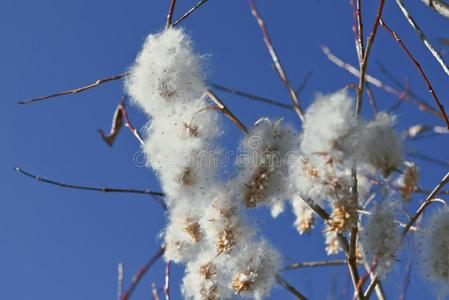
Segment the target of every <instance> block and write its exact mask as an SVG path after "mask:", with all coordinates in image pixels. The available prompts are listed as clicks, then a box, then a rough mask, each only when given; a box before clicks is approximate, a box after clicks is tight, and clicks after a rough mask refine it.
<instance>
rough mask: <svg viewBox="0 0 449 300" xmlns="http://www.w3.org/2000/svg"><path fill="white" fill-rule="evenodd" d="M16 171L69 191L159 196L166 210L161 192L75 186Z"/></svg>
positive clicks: (19, 169)
mask: <svg viewBox="0 0 449 300" xmlns="http://www.w3.org/2000/svg"><path fill="white" fill-rule="evenodd" d="M15 170H16V171H17V172H19V173H20V174H23V175H25V176H28V177H30V178H33V179H35V180H37V181H40V182H45V183H48V184H52V185H56V186H59V187H62V188H69V189H76V190H86V191H96V192H104V193H131V194H143V195H150V196H158V197H156V198H155V199H156V200H157V202H158V204H159V205H161V207H162V208H164V209H166V206H165V202H164V201H163V200H162V199H160V198H159V197H164V196H165V194H164V193H161V192H153V191H150V190H137V189H119V188H109V187H102V188H99V187H91V186H82V185H75V184H68V183H63V182H59V181H54V180H50V179H45V178H42V177H40V176H36V175H34V174H31V173H29V172H27V171H25V170H23V169H21V168H18V167H16V168H15Z"/></svg>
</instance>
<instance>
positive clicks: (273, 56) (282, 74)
mask: <svg viewBox="0 0 449 300" xmlns="http://www.w3.org/2000/svg"><path fill="white" fill-rule="evenodd" d="M248 3H249V6H250V7H251V13H252V14H253V16H254V18H256V20H257V24H258V25H259V27H260V29H261V30H262V34H263V40H264V42H265V45H266V47H267V48H268V52H269V53H270V56H271V59H272V60H273V64H274V68H275V69H276V71H277V73H278V75H279V77H280V78H281V80H282V82H283V83H284V85H285V86H286V87H287V90H288V93H289V95H290V98H291V100H292V102H293V109H294V110H295V112H296V113H297V114H298V117H299V118H300V119H301V121H303V119H304V112H303V111H302V109H301V106H300V105H299V100H298V96H297V95H296V93H295V90H294V89H293V87H292V85H291V83H290V80H289V79H288V77H287V74H286V73H285V71H284V68H283V67H282V65H281V62H280V60H279V57H278V55H277V53H276V50H274V47H273V43H272V42H271V39H270V36H269V34H268V30H267V27H266V25H265V22H264V20H263V19H262V18H261V17H260V15H259V12H258V11H257V8H256V5H255V4H254V1H253V0H248Z"/></svg>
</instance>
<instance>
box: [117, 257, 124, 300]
mask: <svg viewBox="0 0 449 300" xmlns="http://www.w3.org/2000/svg"><path fill="white" fill-rule="evenodd" d="M123 271H124V265H123V263H119V264H118V265H117V300H120V297H121V295H122V290H123Z"/></svg>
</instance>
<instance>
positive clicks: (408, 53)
mask: <svg viewBox="0 0 449 300" xmlns="http://www.w3.org/2000/svg"><path fill="white" fill-rule="evenodd" d="M380 23H381V25H382V27H383V28H385V29H386V30H387V32H388V33H389V34H390V35H391V36H392V37H393V38H394V39H395V40H396V41H397V42H398V43H399V45H400V46H401V48H402V49H403V50H404V51H405V53H407V56H408V57H409V58H410V60H411V61H412V62H413V63H414V64H415V66H416V68H418V71H419V73H420V74H421V76H422V78H423V79H424V81H425V83H426V85H427V88H428V90H429V92H430V94H431V95H432V97H433V99H434V100H435V102H436V104H437V106H438V109H439V110H440V113H441V116H442V117H443V119H444V121H445V122H446V126H447V128H448V129H449V119H448V117H447V115H446V111H445V110H444V107H443V105H442V104H441V102H440V100H439V99H438V97H437V94H436V93H435V90H434V89H433V87H432V85H431V83H430V81H429V79H428V78H427V76H426V74H425V73H424V70H423V69H422V68H421V65H420V64H419V63H418V61H417V60H416V59H415V58H414V57H413V55H412V54H411V52H410V51H409V50H408V48H407V47H406V46H405V44H404V43H403V42H402V40H401V39H400V38H399V36H398V35H397V34H396V32H394V31H393V30H392V29H391V28H390V27H388V25H387V24H386V23H385V22H384V21H383V20H381V21H380Z"/></svg>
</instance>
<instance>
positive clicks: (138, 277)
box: [120, 246, 165, 300]
mask: <svg viewBox="0 0 449 300" xmlns="http://www.w3.org/2000/svg"><path fill="white" fill-rule="evenodd" d="M164 252H165V246H163V247H161V248H160V249H159V250H158V251H157V252H156V253H155V254H154V255H153V256H152V257H151V258H150V260H149V261H148V262H147V263H145V265H143V266H142V267H141V268H140V270H139V271H138V272H137V273H136V274H135V275H134V277H133V279H132V280H131V284H130V286H129V287H128V288H127V289H126V290H125V292H124V293H123V294H122V297H121V298H120V300H128V299H129V298H130V297H131V295H132V294H133V292H134V290H135V289H136V287H137V286H138V285H139V282H140V281H141V280H142V278H143V276H144V275H145V274H146V273H147V272H148V271H149V270H150V269H151V267H152V266H153V265H154V264H155V263H156V262H157V261H158V260H159V258H161V257H162V255H164Z"/></svg>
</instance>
